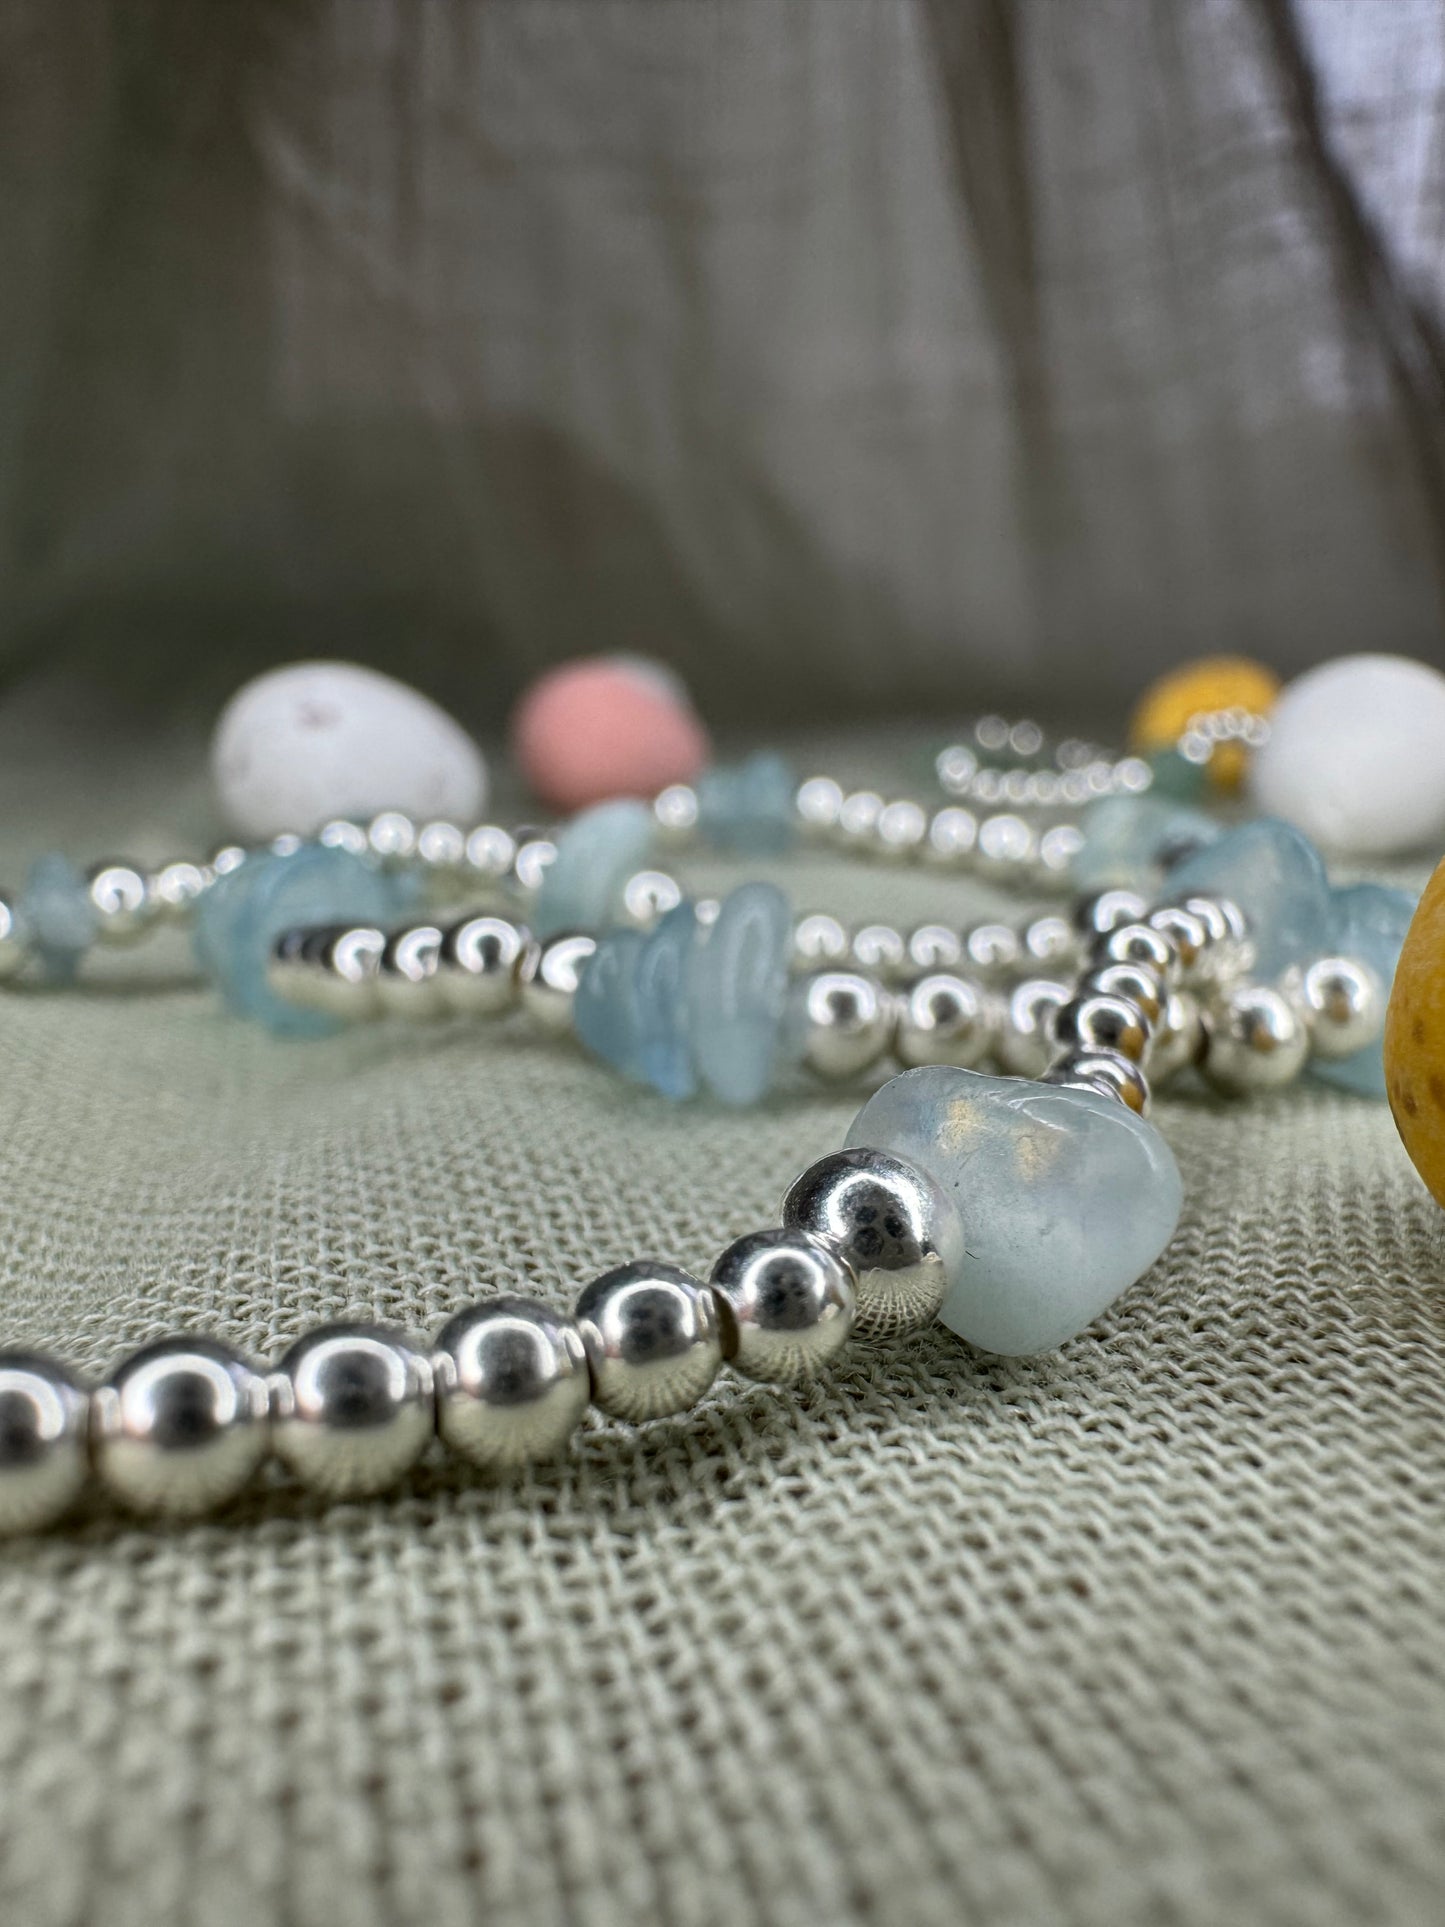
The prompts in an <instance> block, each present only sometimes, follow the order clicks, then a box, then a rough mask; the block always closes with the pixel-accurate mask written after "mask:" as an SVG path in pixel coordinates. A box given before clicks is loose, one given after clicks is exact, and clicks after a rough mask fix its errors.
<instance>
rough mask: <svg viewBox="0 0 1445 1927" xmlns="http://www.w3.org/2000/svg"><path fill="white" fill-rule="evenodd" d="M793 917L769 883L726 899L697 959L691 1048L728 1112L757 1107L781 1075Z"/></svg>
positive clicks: (691, 1004) (746, 887)
mask: <svg viewBox="0 0 1445 1927" xmlns="http://www.w3.org/2000/svg"><path fill="white" fill-rule="evenodd" d="M792 935H793V917H792V911H791V910H790V909H789V907H788V899H787V898H786V897H785V896H784V895H783V893H782V891H781V890H779V889H777V888H776V887H775V886H774V885H773V884H771V883H745V884H743V885H742V886H741V888H739V889H737V890H734V891H733V893H732V895H731V896H729V897H727V898H726V899H725V900H724V902H723V906H722V909H721V910H720V911H719V912H718V917H717V921H716V922H715V923H714V924H713V926H712V929H711V931H710V932H709V933H708V937H707V941H706V942H705V943H703V944H701V945H699V947H698V949H697V950H696V951H695V953H694V955H693V961H692V972H691V982H690V984H689V987H688V1006H689V1011H690V1015H691V1021H692V1047H693V1055H694V1058H695V1060H696V1063H697V1068H698V1071H699V1073H700V1075H701V1077H702V1079H703V1081H704V1082H705V1083H706V1085H707V1087H708V1089H709V1090H710V1091H711V1092H712V1093H713V1095H714V1096H715V1097H718V1098H720V1099H721V1100H722V1102H723V1103H724V1104H756V1103H757V1102H758V1100H759V1099H760V1098H761V1097H763V1096H764V1095H765V1094H766V1093H767V1091H768V1089H769V1087H770V1086H771V1084H772V1082H773V1077H774V1074H775V1072H776V1070H777V1068H778V1060H779V1046H780V1040H781V1032H782V1027H783V1015H784V1011H785V1009H786V1006H787V998H788V953H789V949H790V947H791V943H792Z"/></svg>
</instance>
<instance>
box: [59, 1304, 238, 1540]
mask: <svg viewBox="0 0 1445 1927" xmlns="http://www.w3.org/2000/svg"><path fill="white" fill-rule="evenodd" d="M92 1410H93V1420H92V1423H93V1435H94V1452H95V1462H96V1470H97V1471H98V1472H99V1473H100V1476H101V1477H102V1479H104V1481H105V1483H106V1484H107V1485H108V1486H109V1487H110V1489H111V1491H112V1492H114V1493H115V1494H116V1496H117V1497H118V1498H120V1499H123V1500H124V1501H125V1503H126V1504H127V1505H128V1506H130V1507H132V1508H133V1509H134V1510H135V1511H137V1512H151V1513H157V1514H160V1515H162V1516H164V1517H167V1518H172V1519H181V1518H194V1517H196V1516H198V1515H199V1514H200V1513H203V1512H206V1511H209V1510H210V1508H211V1507H212V1506H216V1505H220V1504H222V1503H223V1502H224V1501H225V1500H226V1499H230V1498H233V1497H234V1496H235V1495H236V1493H238V1492H239V1491H240V1490H241V1488H242V1486H244V1485H245V1484H246V1482H247V1480H248V1479H249V1478H250V1477H251V1474H252V1473H253V1472H254V1471H255V1470H256V1468H257V1466H258V1465H259V1464H260V1463H261V1461H262V1459H263V1458H264V1457H265V1456H266V1450H267V1447H268V1445H269V1443H270V1425H269V1401H268V1398H267V1392H266V1381H265V1379H264V1378H262V1376H261V1375H260V1373H259V1372H256V1371H253V1370H252V1369H251V1367H250V1366H249V1365H248V1364H247V1363H246V1362H245V1360H244V1359H243V1358H241V1357H239V1356H238V1355H237V1354H236V1353H235V1352H233V1351H232V1350H231V1349H230V1347H229V1346H227V1345H221V1344H218V1343H217V1342H216V1341H215V1340H214V1339H209V1338H188V1337H176V1338H162V1339H158V1340H157V1341H156V1342H155V1343H154V1344H151V1345H146V1346H144V1347H143V1348H142V1349H141V1350H140V1351H138V1352H133V1353H132V1354H131V1356H130V1357H129V1358H128V1359H126V1361H125V1362H124V1364H122V1365H121V1366H120V1367H119V1369H118V1370H117V1371H116V1372H115V1373H114V1375H113V1376H112V1377H111V1378H110V1379H109V1380H108V1381H107V1383H106V1384H104V1385H102V1386H101V1387H100V1388H99V1390H98V1391H97V1392H96V1393H95V1395H94V1398H93V1401H92Z"/></svg>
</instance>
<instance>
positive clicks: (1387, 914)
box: [1309, 883, 1416, 1098]
mask: <svg viewBox="0 0 1445 1927" xmlns="http://www.w3.org/2000/svg"><path fill="white" fill-rule="evenodd" d="M1415 904H1416V899H1415V898H1414V897H1413V896H1411V894H1410V892H1409V891H1408V890H1396V889H1392V888H1391V887H1390V886H1389V885H1388V884H1384V883H1351V884H1347V885H1346V886H1345V887H1344V888H1343V889H1339V890H1332V891H1331V892H1330V934H1329V939H1328V942H1327V944H1326V948H1327V949H1328V950H1329V952H1330V953H1331V955H1334V956H1340V957H1353V958H1355V959H1356V961H1357V962H1359V963H1364V964H1368V965H1369V966H1370V968H1371V970H1373V971H1374V973H1375V975H1376V976H1377V977H1378V978H1379V980H1380V986H1381V988H1382V989H1383V991H1384V993H1385V996H1386V998H1388V997H1389V995H1390V986H1391V985H1392V984H1393V983H1394V981H1395V966H1396V964H1398V963H1399V961H1400V951H1401V949H1402V948H1403V946H1404V942H1405V932H1406V931H1407V930H1408V929H1409V927H1410V919H1411V918H1412V917H1413V916H1414V914H1415ZM1382 1015H1383V1013H1382ZM1309 1068H1310V1076H1311V1077H1318V1078H1322V1079H1323V1080H1324V1082H1325V1083H1327V1084H1338V1085H1340V1086H1341V1087H1342V1088H1343V1089H1344V1090H1347V1091H1356V1092H1358V1093H1359V1095H1360V1096H1361V1097H1379V1098H1382V1097H1384V1096H1385V1043H1384V1032H1383V1029H1382V1030H1381V1034H1380V1036H1379V1037H1377V1038H1376V1040H1375V1042H1374V1043H1373V1044H1366V1046H1365V1048H1364V1049H1363V1050H1357V1051H1356V1052H1355V1053H1354V1054H1353V1056H1351V1057H1339V1058H1336V1059H1334V1060H1333V1061H1331V1060H1329V1059H1328V1058H1323V1057H1316V1058H1312V1059H1311V1060H1310V1067H1309Z"/></svg>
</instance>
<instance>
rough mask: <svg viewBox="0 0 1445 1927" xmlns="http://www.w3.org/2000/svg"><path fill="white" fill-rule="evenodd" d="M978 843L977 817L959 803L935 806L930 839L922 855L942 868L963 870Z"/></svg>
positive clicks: (929, 832)
mask: <svg viewBox="0 0 1445 1927" xmlns="http://www.w3.org/2000/svg"><path fill="white" fill-rule="evenodd" d="M977 847H978V818H977V817H976V816H975V815H974V813H973V811H972V810H966V809H964V808H963V806H962V805H961V804H959V803H950V804H948V805H946V806H945V808H943V809H941V810H935V811H934V813H933V817H932V820H931V821H930V823H929V825H928V841H927V842H926V843H925V844H924V846H923V850H922V855H923V859H924V861H925V862H926V863H933V864H937V865H938V867H939V868H940V869H950V870H963V869H966V868H967V867H968V865H969V863H970V862H971V861H972V859H973V853H974V851H975V850H976V849H977Z"/></svg>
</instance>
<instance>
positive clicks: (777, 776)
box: [695, 750, 798, 856]
mask: <svg viewBox="0 0 1445 1927" xmlns="http://www.w3.org/2000/svg"><path fill="white" fill-rule="evenodd" d="M695 787H696V790H697V827H698V831H699V833H700V834H701V835H702V837H703V838H704V840H705V841H706V842H708V843H711V844H713V845H714V846H715V847H716V848H718V849H723V850H738V851H740V852H743V853H745V854H747V855H749V856H777V855H779V854H780V853H781V852H782V851H784V850H786V849H788V848H789V847H790V846H791V844H792V841H793V838H794V835H795V834H796V830H797V816H796V810H795V805H794V798H795V797H796V795H797V789H798V779H797V777H796V776H795V775H794V773H793V769H792V765H791V764H789V763H788V762H786V761H785V760H784V758H783V757H781V756H778V755H775V754H774V753H773V752H772V751H770V750H762V751H760V752H759V753H758V754H757V755H756V756H750V757H748V759H747V761H746V762H743V763H731V764H726V763H725V764H720V765H718V766H717V767H715V768H713V769H708V770H704V771H703V773H702V775H701V776H700V777H699V778H698V779H697V783H696V785H695Z"/></svg>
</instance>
